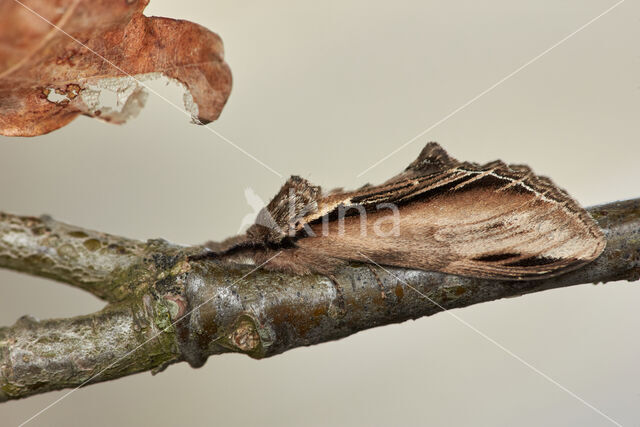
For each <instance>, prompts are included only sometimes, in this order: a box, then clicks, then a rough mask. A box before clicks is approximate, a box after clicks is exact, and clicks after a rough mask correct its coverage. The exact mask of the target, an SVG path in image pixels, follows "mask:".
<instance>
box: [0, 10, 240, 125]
mask: <svg viewBox="0 0 640 427" xmlns="http://www.w3.org/2000/svg"><path fill="white" fill-rule="evenodd" d="M21 2H22V3H23V4H24V6H23V4H21V3H19V2H17V1H15V0H2V2H0V134H4V135H14V136H34V135H41V134H44V133H47V132H51V131H52V130H55V129H58V128H60V127H62V126H64V125H66V124H67V123H69V122H70V121H71V120H73V119H74V118H75V117H77V116H78V115H79V114H85V115H88V116H92V117H98V118H100V119H102V120H106V121H109V122H112V123H123V122H124V121H126V119H127V118H128V117H130V116H133V115H135V114H136V113H137V111H138V110H139V109H140V108H141V107H142V105H143V103H144V99H145V96H146V94H145V92H144V90H143V88H144V81H145V80H148V79H152V78H158V77H161V76H165V77H167V78H170V79H172V80H174V81H177V82H179V83H180V84H181V85H183V86H185V90H186V91H185V108H186V109H187V111H188V112H189V113H191V115H192V118H193V120H194V121H195V122H201V123H208V122H211V121H213V120H215V119H217V118H218V116H219V115H220V112H221V111H222V108H223V107H224V104H225V102H226V100H227V98H228V96H229V92H230V91H231V72H230V70H229V67H228V66H227V64H226V63H225V62H224V51H223V46H222V41H221V40H220V38H219V37H218V36H217V35H216V34H214V33H212V32H211V31H209V30H207V29H206V28H204V27H202V26H200V25H197V24H194V23H192V22H188V21H181V20H175V19H169V18H159V17H146V16H144V15H143V14H142V12H143V10H144V8H145V7H146V5H147V4H148V2H149V0H137V1H136V0H21ZM25 6H26V7H25ZM27 7H28V8H29V9H32V10H33V11H35V12H36V13H37V14H39V15H40V16H41V17H39V16H37V15H35V14H34V13H33V12H31V11H29V10H28V9H27ZM42 18H45V19H46V20H48V21H49V22H51V23H52V24H54V25H55V26H57V27H59V28H60V29H61V30H62V31H60V30H59V29H56V28H55V27H53V26H52V25H51V24H49V23H47V22H46V21H45V20H43V19H42ZM65 33H66V34H65ZM109 92H111V94H112V96H117V97H118V102H117V103H116V105H114V106H106V105H105V99H104V98H102V99H101V98H100V97H101V96H103V95H105V94H108V93H109Z"/></svg>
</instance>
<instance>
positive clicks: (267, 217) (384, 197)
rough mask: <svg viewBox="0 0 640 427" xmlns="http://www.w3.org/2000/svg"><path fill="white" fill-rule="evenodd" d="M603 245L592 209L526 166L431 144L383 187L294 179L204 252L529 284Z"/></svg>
mask: <svg viewBox="0 0 640 427" xmlns="http://www.w3.org/2000/svg"><path fill="white" fill-rule="evenodd" d="M605 243H606V241H605V238H604V235H603V233H602V231H601V230H600V228H599V227H598V226H597V225H596V223H595V222H594V220H593V219H592V218H591V217H590V216H589V214H588V213H587V212H586V211H585V210H584V209H583V208H582V207H580V206H579V205H578V203H577V202H576V201H574V200H573V199H572V198H571V197H570V196H569V195H568V194H567V193H566V192H565V191H564V190H562V189H560V188H558V187H556V186H555V184H554V183H553V182H551V180H549V179H548V178H545V177H541V176H537V175H535V174H534V173H533V172H532V171H531V169H530V168H529V167H528V166H524V165H506V164H505V163H503V162H501V161H494V162H490V163H487V164H485V165H478V164H476V163H469V162H460V161H458V160H456V159H454V158H452V157H450V156H449V155H448V154H447V152H446V151H445V150H444V149H443V148H442V147H440V146H439V145H438V144H436V143H434V142H430V143H429V144H427V146H426V147H425V148H424V149H423V150H422V152H421V153H420V156H418V158H417V159H416V160H415V161H414V162H413V163H411V164H410V165H409V166H408V167H407V168H406V169H405V171H404V172H402V173H400V174H399V175H397V176H395V177H393V178H391V179H390V180H388V181H386V182H385V183H383V184H381V185H378V186H370V185H367V186H364V187H362V188H360V189H358V190H355V191H346V192H345V191H342V190H334V191H332V192H330V193H328V194H324V195H323V194H322V191H321V189H320V187H318V186H314V185H312V184H310V183H309V182H307V181H306V180H304V179H302V178H300V177H297V176H292V177H291V178H290V179H289V180H288V181H287V182H286V183H285V184H284V186H283V187H282V188H281V189H280V191H279V192H278V194H276V196H275V197H274V198H273V199H272V200H271V202H270V203H269V204H268V205H267V206H266V207H265V208H264V209H262V211H261V212H260V213H259V214H258V218H257V219H256V222H255V224H253V225H252V226H251V227H250V228H249V229H248V230H247V232H246V234H244V235H240V236H236V237H233V238H230V239H227V240H225V241H224V242H222V243H214V242H209V243H207V244H206V246H207V247H208V248H209V249H210V252H208V253H207V254H205V255H204V256H205V257H213V258H218V259H222V260H225V261H230V262H240V263H248V264H255V265H261V264H263V263H265V264H264V266H263V267H264V268H265V269H269V270H279V271H287V272H291V273H295V274H309V273H320V274H325V275H329V277H333V273H334V272H335V271H336V269H337V268H338V267H340V266H342V265H344V264H346V263H348V262H350V261H359V262H364V263H370V264H371V263H372V262H373V263H377V264H380V265H386V266H395V267H406V268H413V269H420V270H427V271H439V272H445V273H451V274H457V275H462V276H471V277H482V278H491V279H506V280H521V279H529V280H530V279H541V278H546V277H551V276H555V275H558V274H562V273H565V272H567V271H571V270H574V269H576V268H578V267H581V266H583V265H584V264H586V263H588V262H590V261H592V260H594V259H595V258H597V257H598V255H600V253H602V251H603V250H604V247H605ZM276 254H278V255H277V256H276Z"/></svg>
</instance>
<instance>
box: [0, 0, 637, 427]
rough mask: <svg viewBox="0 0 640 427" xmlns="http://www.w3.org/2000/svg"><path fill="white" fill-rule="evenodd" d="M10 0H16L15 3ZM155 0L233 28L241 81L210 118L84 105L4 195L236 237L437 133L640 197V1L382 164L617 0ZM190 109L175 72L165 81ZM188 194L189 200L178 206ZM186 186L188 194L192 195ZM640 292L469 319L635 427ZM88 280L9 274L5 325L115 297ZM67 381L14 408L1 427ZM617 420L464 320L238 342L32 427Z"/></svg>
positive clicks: (599, 193) (385, 173)
mask: <svg viewBox="0 0 640 427" xmlns="http://www.w3.org/2000/svg"><path fill="white" fill-rule="evenodd" d="M2 1H11V0H2ZM614 4H615V2H614V1H610V0H608V1H604V0H564V1H561V2H558V1H548V0H544V1H537V2H513V1H506V0H504V1H502V0H486V1H483V2H475V1H471V0H468V1H460V0H456V1H446V2H445V1H418V0H416V1H407V0H397V1H394V2H370V1H364V0H358V1H355V0H349V1H337V0H335V1H334V0H328V1H324V2H311V1H295V2H294V1H277V0H274V1H270V2H259V1H246V0H245V1H238V0H217V1H205V0H182V1H180V2H175V1H170V0H152V1H151V4H150V5H149V7H148V8H147V15H158V16H167V17H173V18H181V19H187V20H191V21H194V22H196V23H199V24H201V25H204V26H206V27H208V28H209V29H211V30H213V31H215V32H217V33H218V34H220V36H221V37H222V39H223V40H224V43H225V49H226V58H227V61H228V63H229V65H230V67H231V70H232V72H233V76H234V87H233V91H232V93H231V97H230V99H229V102H228V104H227V106H226V108H225V110H224V111H223V113H222V115H221V117H220V119H219V120H218V121H216V122H214V123H212V124H210V125H209V127H211V128H213V129H215V130H216V131H218V132H220V133H221V134H222V135H224V136H225V137H227V138H229V139H230V140H232V141H234V143H236V144H237V145H238V146H240V147H242V148H243V149H245V150H246V151H247V152H249V153H251V154H252V155H253V156H255V157H256V158H258V159H260V160H261V161H262V162H264V163H265V164H266V165H268V166H269V167H270V168H272V169H273V170H274V171H277V172H278V173H279V174H281V175H282V177H281V176H278V175H277V174H275V173H272V172H271V171H270V170H268V169H267V168H265V167H263V166H261V165H260V164H258V163H257V162H255V161H254V160H252V159H250V158H248V157H247V156H245V155H244V154H242V153H241V152H240V151H238V150H237V149H236V148H234V147H232V146H231V145H229V144H228V143H226V142H224V141H223V140H221V139H220V138H218V137H217V136H215V135H214V134H213V133H211V132H209V131H207V130H206V129H204V128H203V127H199V126H195V125H192V124H189V123H188V120H187V118H186V117H185V116H184V115H183V114H181V113H180V112H179V111H176V110H175V109H174V108H173V107H172V106H171V105H168V104H167V103H166V102H165V101H163V100H162V99H160V98H158V97H157V96H155V95H153V94H150V95H149V98H148V101H147V106H146V108H145V109H144V110H143V111H142V113H141V114H140V116H139V117H138V118H136V119H133V120H131V121H130V122H129V123H128V124H126V125H123V126H114V125H109V124H105V123H102V122H100V121H98V120H93V119H88V118H84V117H80V118H78V119H76V120H75V121H74V122H73V123H71V124H70V125H69V126H67V127H64V128H62V129H61V130H58V131H55V132H53V133H51V134H49V135H45V136H41V137H36V138H31V139H18V138H8V137H0V182H2V185H1V186H0V209H2V210H3V211H7V212H12V213H18V214H30V215H39V214H43V213H47V214H50V215H52V216H53V217H55V218H56V219H58V220H62V221H65V222H68V223H72V224H75V225H79V226H83V227H87V228H92V229H98V230H101V231H105V232H110V233H114V234H119V235H125V236H128V237H135V238H139V239H147V238H153V237H163V238H166V239H168V240H171V241H174V242H179V243H185V244H188V243H200V242H203V241H205V240H209V239H222V238H224V237H227V236H229V235H232V234H235V233H236V232H237V230H238V227H239V226H240V223H241V221H242V218H243V217H244V216H245V215H247V214H250V213H251V212H253V209H252V208H251V206H250V205H249V204H248V203H247V201H246V200H245V190H246V189H248V188H250V189H252V190H253V191H255V193H256V194H258V195H259V196H260V197H261V198H262V199H264V200H265V201H267V200H268V199H269V198H270V197H271V196H272V195H273V194H275V192H276V191H277V190H278V188H279V187H280V185H281V184H282V183H283V182H284V179H285V178H283V177H286V176H288V175H290V174H299V175H302V176H304V177H305V178H307V179H309V180H311V181H312V182H314V183H317V184H320V185H322V186H323V187H324V188H326V189H330V188H333V187H340V186H344V187H346V188H355V187H358V186H360V185H362V184H364V183H365V182H372V183H379V182H381V181H383V180H385V179H387V178H388V177H390V176H392V175H394V174H396V173H397V172H398V171H400V170H401V169H402V168H404V167H405V166H406V165H407V164H408V163H409V162H410V161H412V160H413V159H414V158H415V157H416V156H417V154H418V153H419V151H420V149H421V148H422V147H423V145H424V144H425V143H426V142H427V141H429V140H436V141H439V142H440V143H441V144H442V145H443V146H444V147H445V148H447V149H448V150H449V152H450V153H451V154H452V155H453V156H455V157H457V158H459V159H462V160H473V161H478V162H486V161H490V160H494V159H496V158H501V159H503V160H505V161H507V162H514V163H528V164H529V165H530V166H532V167H533V168H534V170H535V171H536V172H538V173H540V174H544V175H548V176H550V177H552V178H553V179H554V181H555V182H556V183H558V184H559V185H560V186H561V187H563V188H565V189H567V190H568V191H569V193H570V194H572V195H573V196H574V197H575V198H576V199H577V200H578V201H579V202H581V203H582V204H583V205H585V206H588V205H593V204H599V203H605V202H610V201H613V200H617V199H626V198H633V197H640V168H639V167H638V156H639V155H640V146H639V142H640V122H639V120H638V119H639V118H640V48H639V44H638V40H640V3H638V2H634V1H627V2H624V3H622V4H621V5H620V6H619V7H617V8H616V9H615V10H613V11H611V12H610V13H608V14H607V15H606V16H603V17H602V18H601V19H599V20H597V21H596V22H594V23H593V24H592V25H590V26H588V27H587V28H585V29H584V30H583V31H581V32H579V33H578V34H576V35H575V36H574V37H572V38H570V39H569V40H567V41H566V42H565V43H563V44H562V45H560V46H558V47H557V48H555V49H553V50H552V51H550V52H549V53H548V54H546V55H544V56H543V57H541V58H540V59H539V60H537V61H536V62H534V63H533V64H531V65H529V66H527V67H526V68H525V69H523V70H522V71H520V72H519V73H518V74H516V75H514V76H513V77H512V78H510V79H508V80H507V81H505V82H504V83H502V84H501V85H499V86H497V87H496V88H495V89H493V90H492V91H490V92H489V93H487V94H486V95H484V96H483V97H481V98H480V99H478V100H477V101H476V102H474V103H473V104H471V105H469V106H468V107H467V108H465V109H463V110H462V111H460V112H458V113H457V114H455V115H454V116H452V117H451V118H450V119H449V120H447V121H445V122H444V123H442V124H440V125H439V126H437V127H436V128H434V129H433V130H431V131H429V132H428V133H427V134H426V135H424V136H423V137H421V138H419V139H418V140H416V141H415V142H413V143H412V144H410V145H408V146H407V147H406V148H404V149H403V150H401V151H399V152H397V153H396V154H395V155H393V156H391V157H389V158H388V159H387V160H386V161H384V162H382V163H380V164H379V165H378V166H376V167H375V168H373V169H371V170H369V171H368V172H367V173H366V174H364V175H362V176H360V177H358V176H357V175H358V174H359V173H360V172H362V171H363V170H365V169H367V168H369V167H370V166H371V165H372V164H374V163H375V162H377V161H378V160H380V159H381V158H383V157H384V156H386V155H388V154H389V153H390V152H392V151H393V150H395V149H396V148H398V147H399V146H401V145H402V144H403V143H405V142H407V141H408V140H410V139H412V138H413V137H414V136H415V135H417V134H419V133H420V132H422V131H423V130H425V129H427V128H428V127H430V126H431V125H432V124H434V123H436V122H438V121H439V120H440V119H442V118H443V117H445V116H447V115H448V114H449V113H450V112H452V111H454V110H455V109H457V108H458V107H460V106H461V105H463V104H465V103H466V102H467V101H469V100H470V99H472V98H474V97H475V96H476V95H478V94H479V93H481V92H482V91H484V90H485V89H487V88H489V87H491V86H492V85H494V84H495V83H496V82H498V81H499V80H500V79H502V78H503V77H505V76H507V75H508V74H510V73H511V72H512V71H514V70H516V69H517V68H518V67H520V66H522V65H523V64H525V63H527V61H529V60H531V59H532V58H534V57H535V56H536V55H538V54H540V53H541V52H543V51H544V50H545V49H547V48H548V47H550V46H552V45H553V44H555V43H557V42H558V41H559V40H561V39H562V38H564V37H566V36H567V35H569V34H571V33H572V32H574V31H575V30H576V29H578V28H579V27H581V26H582V25H584V24H585V23H587V22H588V21H589V20H591V19H592V18H594V17H596V16H597V15H599V14H601V13H602V12H603V11H604V10H606V9H607V8H609V7H611V6H612V5H614ZM150 86H151V87H152V88H153V89H154V90H157V91H159V92H160V93H161V94H162V95H163V96H165V97H167V98H168V99H170V100H171V101H172V102H174V103H177V104H178V105H182V93H181V91H180V90H179V88H178V87H177V86H175V85H169V86H166V85H164V84H163V83H159V82H156V83H151V84H150ZM176 195H178V196H176ZM176 200H177V201H178V202H176ZM639 302H640V283H626V282H620V283H609V284H606V285H598V286H594V285H583V286H575V287H571V288H567V289H560V290H554V291H547V292H544V293H539V294H535V295H528V296H525V297H521V298H515V299H507V300H501V301H496V302H491V303H486V304H481V305H477V306H473V307H469V308H465V309H461V310H456V312H455V313H456V315H458V316H460V317H461V318H463V319H464V320H465V321H467V322H468V323H470V324H471V325H473V326H474V327H476V328H478V329H479V330H481V331H483V332H484V333H486V334H487V335H488V336H490V337H491V338H493V339H495V340H496V341H497V342H499V343H501V344H502V345H504V346H505V347H506V348H508V349H509V350H511V351H513V352H514V353H515V354H517V355H519V356H520V357H521V358H522V359H524V360H526V361H527V362H528V363H530V364H532V365H533V366H535V367H536V368H538V369H539V370H541V371H542V372H544V373H546V374H547V375H549V376H550V377H552V378H553V379H555V380H556V381H558V382H559V383H560V384H562V385H563V386H564V387H566V388H567V389H569V390H571V391H573V392H574V393H576V394H577V395H578V396H580V397H582V398H583V399H585V400H586V401H587V402H589V403H590V404H592V405H593V406H595V407H596V408H598V409H599V410H601V411H603V412H604V413H606V414H608V415H609V416H611V417H612V418H614V419H615V420H617V421H618V422H620V423H621V424H623V425H640V409H639V408H640V387H639V386H638V384H640V365H639V364H638V359H639V357H640V341H639V340H638V330H639V329H640V311H639V310H638V304H639ZM101 307H102V303H101V302H100V301H99V300H97V299H96V298H94V297H92V296H91V295H88V294H86V293H83V292H82V291H80V290H76V289H73V288H71V287H68V286H64V285H60V284H56V283H53V282H50V281H47V280H44V279H37V278H32V277H29V276H26V275H22V274H18V273H14V272H9V271H0V324H3V325H9V324H13V322H14V321H15V320H16V319H17V318H18V317H20V316H21V315H23V314H31V315H34V316H36V317H39V318H49V317H66V316H73V315H78V314H83V313H90V312H93V311H96V310H99V309H100V308H101ZM63 393H65V392H55V393H48V394H44V395H39V396H35V397H31V398H28V399H26V400H22V401H13V402H8V403H4V404H2V405H0V419H1V420H2V422H1V424H3V425H14V424H19V423H20V422H22V421H24V420H26V419H27V418H29V417H30V416H31V415H33V414H34V413H35V412H37V411H39V410H40V409H42V408H44V407H45V406H47V405H48V404H50V403H51V402H53V401H54V400H55V399H57V398H58V397H60V396H62V395H63ZM142 424H153V425H157V426H170V425H178V424H180V425H189V426H204V425H224V426H239V425H263V426H289V425H290V426H297V425H311V426H321V425H354V426H358V425H363V426H364V425H366V426H387V425H407V426H411V425H425V424H429V425H437V426H452V425H491V426H508V425H509V426H510V425H523V426H538V425H547V426H556V425H557V426H561V425H581V426H605V425H610V424H611V423H610V422H609V421H607V420H606V419H605V418H603V417H601V416H600V415H598V414H597V413H596V412H594V411H593V410H592V409H590V408H588V407H587V406H585V405H584V404H582V403H580V402H579V401H578V400H576V399H575V398H573V397H571V396H570V395H569V394H567V393H566V392H564V391H562V390H561V389H559V388H558V387H556V386H555V385H553V384H551V383H550V382H548V381H547V380H545V379H544V378H542V377H541V376H540V375H538V374H536V373H534V372H533V371H532V370H530V369H529V368H527V367H526V366H524V365H523V364H521V363H520V362H518V361H517V360H515V359H514V358H512V357H510V356H509V355H507V354H505V353H504V352H503V351H502V350H500V349H499V348H497V347H496V346H494V345H493V344H491V343H490V342H488V341H487V340H485V339H484V338H482V337H480V336H479V335H478V334H476V333H475V332H473V331H472V330H470V329H469V328H467V327H465V326H464V325H462V324H461V323H459V322H458V321H457V320H455V319H454V318H452V317H451V316H449V315H447V314H439V315H436V316H433V317H431V318H423V319H420V320H417V321H410V322H405V323H403V324H399V325H393V326H386V327H382V328H376V329H372V330H368V331H365V332H361V333H358V334H356V335H354V336H351V337H349V338H346V339H343V340H341V341H338V342H332V343H327V344H323V345H319V346H315V347H310V348H302V349H296V350H293V351H290V352H287V353H285V354H283V355H280V356H276V357H273V358H271V359H268V360H262V361H255V360H252V359H250V358H248V357H246V356H240V355H224V356H221V357H213V358H211V359H209V361H208V362H207V364H206V365H205V366H204V367H203V368H201V369H192V368H190V367H188V366H187V365H186V364H179V365H174V366H171V367H170V368H169V369H167V370H166V371H165V372H163V373H161V374H159V375H157V376H155V377H152V376H151V375H150V374H149V373H143V374H138V375H134V376H131V377H127V378H123V379H120V380H117V381H113V382H108V383H102V384H98V385H93V386H90V387H87V388H85V389H82V390H79V391H77V392H75V393H73V394H72V395H70V396H69V397H68V398H66V399H64V400H62V401H61V402H60V403H58V404H56V405H55V406H53V407H52V408H51V409H49V410H48V411H46V412H45V413H43V414H42V415H40V416H39V417H38V418H36V419H34V420H33V421H32V422H31V423H30V424H29V425H30V426H34V427H35V426H54V425H55V426H59V425H64V426H84V425H93V426H112V425H142Z"/></svg>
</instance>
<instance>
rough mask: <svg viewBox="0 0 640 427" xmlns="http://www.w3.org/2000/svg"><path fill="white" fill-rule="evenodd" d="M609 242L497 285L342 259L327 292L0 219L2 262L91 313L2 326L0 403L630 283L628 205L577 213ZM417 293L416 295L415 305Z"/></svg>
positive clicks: (632, 220) (316, 282) (635, 262)
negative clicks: (570, 268) (571, 264)
mask: <svg viewBox="0 0 640 427" xmlns="http://www.w3.org/2000/svg"><path fill="white" fill-rule="evenodd" d="M589 212H590V213H591V215H592V216H593V217H594V218H595V219H596V220H597V221H598V223H599V225H600V226H601V227H602V228H603V230H604V231H605V233H606V235H607V248H606V249H605V252H604V253H603V254H602V255H601V256H600V257H599V258H598V259H597V260H596V261H594V262H592V263H591V264H589V265H587V266H586V267H584V268H582V269H580V270H577V271H574V272H571V273H567V274H564V275H562V276H559V277H555V278H551V279H547V280H538V281H522V282H518V281H495V280H479V279H473V278H465V277H460V276H453V275H447V274H441V273H432V272H424V271H416V270H405V269H398V268H394V269H391V268H388V269H387V268H384V269H382V268H379V267H376V266H366V265H351V266H349V267H347V268H344V269H343V270H342V271H341V272H340V274H338V275H337V277H336V279H337V282H338V284H339V285H340V287H341V291H342V292H341V295H339V294H338V292H337V291H336V289H335V287H334V286H335V285H334V284H333V283H332V281H330V280H329V279H327V278H326V277H323V276H294V275H287V274H282V273H274V272H266V271H262V270H259V269H258V270H256V271H254V270H252V267H250V266H240V265H238V266H229V265H225V264H220V263H218V262H216V261H211V260H199V261H194V260H192V259H190V258H189V257H190V256H192V255H194V254H197V253H199V252H200V251H201V250H202V249H201V247H198V246H195V247H181V246H176V245H172V244H169V243H167V242H165V241H162V240H151V241H148V242H146V243H143V242H138V241H134V240H127V239H123V238H118V237H113V236H109V235H106V234H103V233H96V232H92V231H87V230H82V229H79V228H76V227H70V226H67V225H64V224H60V223H57V222H55V221H53V220H51V219H44V220H42V219H37V218H26V217H17V216H12V215H6V214H0V266H1V267H6V268H11V269H15V270H19V271H24V272H27V273H30V274H35V275H39V276H44V277H51V278H54V279H56V280H59V281H62V282H66V283H69V284H72V285H74V286H78V287H81V288H83V289H86V290H88V291H89V292H92V293H94V294H96V295H98V296H100V297H102V298H104V299H105V300H107V301H109V302H110V304H109V305H107V307H106V308H105V309H104V310H102V311H100V312H98V313H95V314H92V315H88V316H80V317H75V318H71V319H62V320H48V321H37V320H35V319H33V318H22V319H20V320H19V321H18V322H17V323H16V324H15V325H13V326H11V327H5V328H0V400H7V399H17V398H21V397H26V396H30V395H33V394H38V393H42V392H45V391H49V390H58V389H62V388H68V387H77V386H81V385H85V384H90V383H95V382H100V381H106V380H111V379H115V378H118V377H121V376H124V375H128V374H131V373H134V372H140V371H144V370H154V371H159V370H161V369H163V368H164V367H165V366H167V365H169V364H171V363H175V362H179V361H183V360H185V361H187V362H189V363H190V364H191V365H192V366H195V367H197V366H201V365H202V364H203V363H204V362H205V360H206V359H207V358H208V357H209V356H210V355H214V354H220V353H224V352H241V353H246V354H248V355H250V356H252V357H255V358H262V357H269V356H272V355H275V354H279V353H282V352H284V351H287V350H290V349H292V348H296V347H300V346H305V345H313V344H318V343H322V342H326V341H330V340H335V339H338V338H341V337H345V336H348V335H351V334H353V333H355V332H357V331H360V330H363V329H368V328H372V327H375V326H380V325H385V324H389V323H398V322H402V321H404V320H407V319H413V318H418V317H422V316H428V315H431V314H434V313H437V312H439V311H442V310H443V309H452V308H458V307H465V306H468V305H472V304H477V303H481V302H485V301H491V300H495V299H499V298H505V297H512V296H518V295H524V294H527V293H531V292H538V291H542V290H546V289H552V288H559V287H566V286H572V285H577V284H583V283H598V282H610V281H616V280H629V281H632V280H637V279H638V278H639V276H640V199H634V200H629V201H625V202H616V203H611V204H607V205H602V206H597V207H593V208H590V209H589ZM418 293H421V294H423V295H425V296H427V298H424V297H422V296H420V295H418Z"/></svg>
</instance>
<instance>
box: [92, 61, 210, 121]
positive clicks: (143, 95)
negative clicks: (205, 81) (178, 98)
mask: <svg viewBox="0 0 640 427" xmlns="http://www.w3.org/2000/svg"><path fill="white" fill-rule="evenodd" d="M150 80H154V83H155V81H156V80H157V81H160V82H164V83H165V85H169V84H174V85H177V86H178V87H180V88H181V89H182V90H183V92H184V95H183V100H184V108H185V109H186V110H187V112H188V113H189V114H190V115H191V120H192V121H194V122H196V123H197V120H198V119H197V117H198V105H197V104H196V103H195V102H194V100H193V96H192V95H191V93H190V92H189V90H188V89H187V87H186V85H184V84H183V83H181V82H180V81H178V80H176V79H172V78H170V77H167V76H165V75H163V74H162V73H145V74H137V75H134V76H124V77H107V78H103V79H99V80H95V79H90V80H88V81H87V82H86V83H85V84H84V88H83V90H82V91H81V92H80V98H81V100H82V102H84V104H85V105H86V107H87V110H88V112H89V113H91V114H92V115H95V116H99V117H100V118H103V119H108V120H110V121H112V122H116V123H123V122H126V121H127V120H128V119H129V118H131V117H135V116H137V115H138V114H139V113H140V110H142V108H143V107H144V104H145V102H146V100H147V96H148V93H147V90H145V89H149V88H148V85H147V84H146V83H145V82H147V81H150ZM151 91H152V92H155V91H153V90H151ZM158 96H160V97H162V95H160V94H158ZM165 100H166V99H165ZM167 102H170V101H167Z"/></svg>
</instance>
